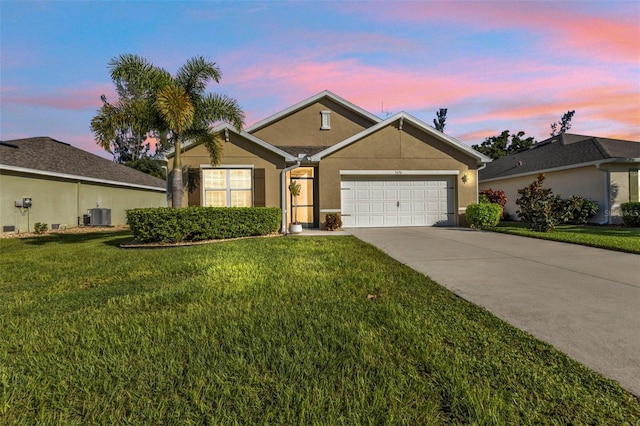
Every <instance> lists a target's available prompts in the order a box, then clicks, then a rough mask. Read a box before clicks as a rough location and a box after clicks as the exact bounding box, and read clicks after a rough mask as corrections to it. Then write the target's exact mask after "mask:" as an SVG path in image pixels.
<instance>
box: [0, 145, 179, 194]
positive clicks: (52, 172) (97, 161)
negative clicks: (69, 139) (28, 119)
mask: <svg viewBox="0 0 640 426" xmlns="http://www.w3.org/2000/svg"><path fill="white" fill-rule="evenodd" d="M0 170H11V171H15V172H23V173H31V174H38V175H44V176H51V177H58V178H66V179H74V180H75V179H78V180H82V181H88V182H97V183H104V184H109V185H117V186H127V187H135V188H142V189H151V190H157V191H165V189H166V187H165V182H164V181H163V180H162V179H158V178H155V177H153V176H151V175H148V174H146V173H142V172H140V171H138V170H135V169H132V168H130V167H127V166H124V165H122V164H116V163H114V162H113V161H109V160H107V159H106V158H102V157H99V156H97V155H94V154H91V153H90V152H87V151H83V150H81V149H79V148H75V147H73V146H71V145H69V144H68V143H64V142H60V141H57V140H55V139H52V138H49V137H36V138H27V139H16V140H9V141H0Z"/></svg>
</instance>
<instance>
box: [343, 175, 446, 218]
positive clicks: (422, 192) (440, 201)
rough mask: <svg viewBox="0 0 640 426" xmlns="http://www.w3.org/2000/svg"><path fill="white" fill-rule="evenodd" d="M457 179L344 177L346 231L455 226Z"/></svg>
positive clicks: (437, 177)
mask: <svg viewBox="0 0 640 426" xmlns="http://www.w3.org/2000/svg"><path fill="white" fill-rule="evenodd" d="M454 181H455V180H454V176H438V175H436V176H416V175H412V176H342V179H341V182H340V196H341V215H342V223H343V226H344V227H345V228H349V227H351V228H367V227H393V226H434V225H437V226H446V225H455V216H454V208H455V206H454V199H455V195H454Z"/></svg>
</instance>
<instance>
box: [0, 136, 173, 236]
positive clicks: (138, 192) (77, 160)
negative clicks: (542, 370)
mask: <svg viewBox="0 0 640 426" xmlns="http://www.w3.org/2000/svg"><path fill="white" fill-rule="evenodd" d="M165 188H166V186H165V182H164V181H163V180H161V179H157V178H155V177H153V176H150V175H147V174H145V173H142V172H139V171H137V170H134V169H132V168H129V167H126V166H123V165H121V164H116V163H114V162H112V161H109V160H107V159H105V158H102V157H98V156H97V155H94V154H91V153H89V152H86V151H83V150H81V149H78V148H74V147H72V146H71V145H69V144H67V143H63V142H60V141H57V140H55V139H51V138H48V137H38V138H28V139H18V140H10V141H1V142H0V202H1V203H2V205H1V206H0V225H1V226H2V229H3V232H8V231H14V230H15V231H18V232H24V231H27V230H28V229H30V230H33V224H34V223H36V222H41V223H46V224H47V225H48V227H49V229H52V228H53V229H55V228H58V227H75V226H78V225H82V224H84V220H85V219H88V218H85V215H87V214H88V212H89V210H90V209H97V208H99V209H103V210H92V213H93V214H94V217H93V221H94V223H96V217H95V216H96V215H97V214H100V216H101V218H100V220H99V222H100V223H108V224H111V225H121V224H125V223H126V218H125V210H126V209H131V208H136V207H160V206H166V190H165ZM25 198H27V199H31V203H32V204H31V207H30V208H26V203H27V201H28V200H24V199H25ZM105 209H108V210H105ZM109 216H110V217H109Z"/></svg>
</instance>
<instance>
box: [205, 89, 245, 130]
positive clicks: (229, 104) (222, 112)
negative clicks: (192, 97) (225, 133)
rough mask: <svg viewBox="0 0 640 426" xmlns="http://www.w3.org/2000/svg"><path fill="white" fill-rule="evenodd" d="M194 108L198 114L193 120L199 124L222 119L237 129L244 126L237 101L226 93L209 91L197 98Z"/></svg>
mask: <svg viewBox="0 0 640 426" xmlns="http://www.w3.org/2000/svg"><path fill="white" fill-rule="evenodd" d="M196 110H197V111H198V114H197V116H196V119H195V120H194V121H195V122H196V123H198V124H200V125H205V124H206V125H210V124H213V123H216V122H220V121H223V122H225V123H229V124H231V125H232V126H234V127H235V128H236V129H238V131H240V130H242V127H243V126H244V112H243V111H242V109H241V108H240V105H239V104H238V101H237V100H235V99H233V98H231V97H229V96H227V95H220V94H212V93H209V94H207V95H205V96H203V97H201V98H200V99H198V101H197V105H196Z"/></svg>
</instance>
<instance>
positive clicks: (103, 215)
mask: <svg viewBox="0 0 640 426" xmlns="http://www.w3.org/2000/svg"><path fill="white" fill-rule="evenodd" d="M89 226H111V209H89Z"/></svg>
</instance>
